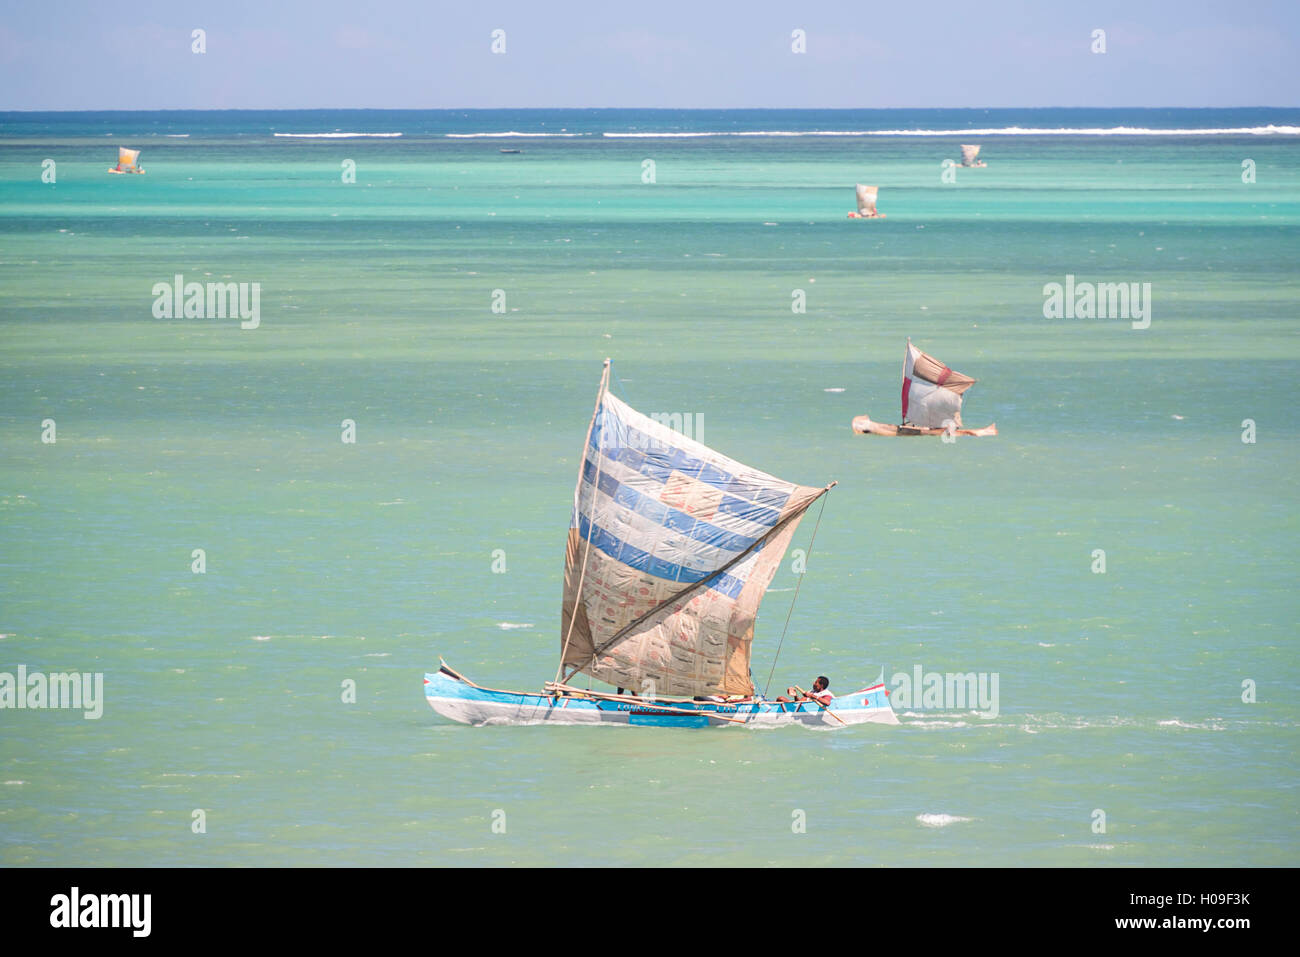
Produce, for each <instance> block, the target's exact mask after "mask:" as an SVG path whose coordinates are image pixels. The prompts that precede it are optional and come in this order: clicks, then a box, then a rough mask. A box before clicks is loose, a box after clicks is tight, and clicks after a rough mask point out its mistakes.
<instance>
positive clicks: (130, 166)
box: [108, 146, 144, 173]
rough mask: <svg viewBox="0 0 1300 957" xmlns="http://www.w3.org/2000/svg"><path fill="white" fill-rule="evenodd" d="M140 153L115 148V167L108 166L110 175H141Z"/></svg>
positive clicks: (122, 147)
mask: <svg viewBox="0 0 1300 957" xmlns="http://www.w3.org/2000/svg"><path fill="white" fill-rule="evenodd" d="M139 159H140V151H139V150H129V149H127V148H126V147H125V146H119V147H118V148H117V165H116V166H110V167H109V170H108V171H109V172H110V173H143V172H144V170H142V169H141V168H140V166H139V163H138V161H139Z"/></svg>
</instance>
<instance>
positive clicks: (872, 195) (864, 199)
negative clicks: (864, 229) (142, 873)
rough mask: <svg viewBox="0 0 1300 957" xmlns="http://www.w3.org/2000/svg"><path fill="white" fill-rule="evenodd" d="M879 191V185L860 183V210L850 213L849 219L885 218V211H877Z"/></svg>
mask: <svg viewBox="0 0 1300 957" xmlns="http://www.w3.org/2000/svg"><path fill="white" fill-rule="evenodd" d="M877 192H879V187H877V186H863V185H862V184H861V183H859V184H858V211H857V212H856V213H849V219H884V218H885V214H884V213H878V212H876V193H877Z"/></svg>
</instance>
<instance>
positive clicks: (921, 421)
mask: <svg viewBox="0 0 1300 957" xmlns="http://www.w3.org/2000/svg"><path fill="white" fill-rule="evenodd" d="M975 381H976V380H974V379H972V378H971V377H970V376H968V375H962V373H960V372H954V371H953V370H952V369H950V368H948V367H947V366H946V365H944V364H943V363H942V362H940V361H939V360H938V359H936V358H935V357H934V356H931V355H927V354H926V353H924V352H922V351H921V350H920V349H918V348H917V347H916V346H914V345H912V340H911V339H908V340H907V351H906V352H905V353H904V355H903V424H902V425H886V424H885V423H883V422H873V421H872V420H871V417H870V416H867V415H859V416H858V417H857V418H855V419H854V420H853V431H854V432H861V433H862V434H864V435H885V436H897V435H969V436H973V437H975V438H983V437H985V436H990V435H997V434H998V427H997V423H993V424H991V425H986V426H984V427H983V428H981V429H966V428H963V427H962V424H961V403H962V395H963V394H964V393H965V392H966V390H967V389H969V388H970V387H971V386H973V385H974V384H975Z"/></svg>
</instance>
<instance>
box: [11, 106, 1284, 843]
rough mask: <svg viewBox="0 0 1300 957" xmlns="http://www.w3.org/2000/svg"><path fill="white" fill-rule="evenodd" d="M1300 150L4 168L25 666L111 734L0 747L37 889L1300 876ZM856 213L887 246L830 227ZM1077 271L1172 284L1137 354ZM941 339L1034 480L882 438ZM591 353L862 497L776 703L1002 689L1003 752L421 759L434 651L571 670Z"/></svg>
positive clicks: (661, 399) (1098, 144)
mask: <svg viewBox="0 0 1300 957" xmlns="http://www.w3.org/2000/svg"><path fill="white" fill-rule="evenodd" d="M759 128H763V127H762V126H761V125H760V127H759ZM954 142H956V141H954ZM501 145H509V146H516V145H521V146H522V148H524V149H525V153H524V154H523V155H519V156H503V155H501V154H499V153H498V152H497V148H498V146H501ZM1297 150H1300V146H1298V145H1296V143H1295V141H1294V138H1293V137H1281V138H1258V137H1256V138H1252V137H1241V138H1237V137H1216V138H1206V139H1205V140H1203V141H1202V140H1198V141H1197V142H1196V144H1195V146H1194V148H1186V147H1176V146H1175V145H1171V142H1170V141H1169V140H1168V139H1167V138H1161V137H1151V138H1147V137H1139V138H1125V137H1104V138H1094V139H1086V138H1061V137H1058V138H1050V137H1045V138H1041V139H1040V138H1034V137H1005V138H1002V139H997V140H992V139H990V140H986V141H985V143H984V154H983V158H985V159H987V160H988V163H989V166H988V168H987V169H981V170H960V171H958V175H957V182H956V183H951V184H950V183H944V182H943V181H942V180H941V178H940V173H941V169H940V166H939V161H940V160H941V159H942V158H943V157H944V156H946V155H954V154H955V148H954V147H953V146H952V145H951V144H950V143H948V142H947V141H946V140H934V139H924V138H898V139H888V140H881V141H873V142H865V143H864V142H861V141H856V140H855V141H843V142H841V141H834V140H823V139H818V138H809V139H787V140H781V139H746V140H744V141H742V142H735V141H727V142H719V141H716V140H708V139H704V140H674V141H653V142H642V141H631V142H629V141H621V140H616V141H604V140H599V139H596V140H581V141H568V140H560V141H550V140H547V141H541V142H533V141H525V142H522V143H516V142H514V141H509V142H506V141H499V140H488V141H463V142H460V141H455V142H448V141H444V140H434V139H425V140H419V141H415V140H412V141H408V142H403V141H399V140H392V141H389V140H382V141H364V142H357V141H343V142H333V141H326V142H324V143H322V142H320V141H302V142H299V141H291V142H287V143H286V142H280V141H276V142H274V143H269V144H268V143H266V142H265V141H258V143H256V144H253V145H248V144H240V143H238V142H236V141H234V140H232V139H222V138H214V139H212V140H210V141H202V140H199V139H195V140H190V141H185V140H176V141H170V142H161V141H160V142H157V143H155V144H154V145H152V146H151V147H150V148H149V149H148V150H146V152H145V153H144V154H143V155H142V160H143V162H144V165H145V167H146V168H147V169H148V170H149V172H148V175H147V176H143V177H127V176H106V175H103V169H104V167H105V165H108V164H106V162H105V158H106V156H107V155H108V153H109V152H111V150H110V149H109V148H107V147H105V146H104V141H103V140H102V139H99V140H96V139H95V138H94V137H91V136H89V135H87V136H80V137H66V138H63V139H58V140H50V141H47V142H46V141H40V138H39V137H34V138H21V139H20V138H13V139H12V140H11V141H7V140H5V139H4V137H2V136H0V190H3V206H2V207H0V383H2V384H0V567H2V568H3V574H2V575H0V633H2V634H3V638H0V672H3V671H8V672H13V671H14V670H15V669H16V668H17V666H18V665H25V666H26V667H27V668H28V669H29V670H41V671H45V672H55V671H81V672H102V673H103V674H104V695H105V704H104V714H103V717H102V718H101V719H99V720H97V721H95V720H84V719H83V718H82V716H81V714H80V713H79V712H74V711H56V710H43V711H42V710H24V711H17V710H0V865H5V866H20V865H48V864H110V865H156V864H202V865H236V864H288V865H314V864H329V865H359V864H399V865H406V864H457V865H460V864H463V865H471V864H505V863H524V864H565V865H574V864H587V863H602V864H616V865H622V864H629V865H631V864H652V865H659V864H665V865H667V864H717V863H735V864H760V865H762V864H792V863H796V862H799V863H822V864H867V865H876V864H959V865H964V864H969V865H981V866H983V865H990V864H1045V865H1121V864H1137V865H1220V864H1223V865H1227V864H1267V865H1284V864H1289V865H1295V864H1296V863H1297V862H1298V858H1297V849H1298V848H1300V819H1298V812H1300V805H1298V803H1297V793H1296V789H1297V782H1298V780H1300V777H1298V775H1297V770H1296V751H1297V744H1300V736H1298V735H1297V729H1298V728H1300V706H1297V704H1296V702H1295V700H1294V696H1293V694H1294V689H1295V688H1296V686H1297V684H1300V667H1298V666H1297V656H1296V653H1295V632H1296V621H1297V610H1298V607H1300V603H1298V602H1297V600H1296V597H1295V567H1296V561H1295V559H1296V545H1295V542H1296V536H1297V532H1298V531H1300V522H1298V521H1297V517H1296V515H1297V508H1296V507H1297V504H1298V503H1300V487H1298V483H1297V468H1296V466H1297V453H1298V452H1300V441H1298V440H1297V437H1296V435H1295V434H1294V432H1293V429H1292V427H1291V422H1290V419H1289V418H1288V417H1287V415H1288V413H1287V411H1286V410H1287V401H1288V399H1289V396H1290V394H1291V389H1290V384H1291V383H1292V382H1293V380H1294V379H1295V378H1296V375H1297V372H1300V336H1297V326H1296V322H1295V303H1296V302H1297V299H1298V298H1300V296H1298V293H1300V279H1298V278H1297V271H1296V262H1297V254H1298V253H1300V171H1297V167H1296V162H1295V161H1296V157H1297ZM45 157H51V158H54V159H56V161H57V163H58V180H57V183H56V184H43V183H41V182H40V180H39V175H40V162H41V159H43V158H45ZM345 158H353V159H355V160H356V162H357V181H356V183H355V184H343V183H342V182H340V163H341V161H342V160H343V159H345ZM645 158H653V159H655V161H656V179H657V182H655V183H653V184H645V183H642V182H641V172H642V165H641V163H642V160H643V159H645ZM1245 158H1251V159H1254V160H1255V162H1256V164H1257V181H1256V182H1255V183H1253V184H1244V183H1242V182H1241V177H1240V172H1241V161H1242V160H1243V159H1245ZM109 163H110V164H111V160H109ZM864 179H865V180H866V181H867V182H878V183H880V184H881V185H882V189H881V193H880V201H879V205H880V208H881V209H882V210H883V211H884V212H886V213H888V219H886V220H882V221H874V222H853V221H849V220H847V219H845V213H846V212H847V211H848V209H850V208H851V203H852V196H853V192H852V186H853V184H854V183H855V182H858V181H863V180H864ZM768 223H772V224H775V225H766V224H768ZM176 273H181V274H183V275H184V276H185V278H186V279H187V280H197V281H207V280H209V279H222V278H223V277H229V281H235V282H239V281H246V282H258V283H260V284H261V317H260V319H261V324H260V327H259V328H257V329H254V330H241V329H240V327H239V323H238V321H237V320H224V319H155V318H154V317H153V315H152V314H151V308H152V305H153V295H152V293H151V289H152V287H153V285H154V283H156V282H170V281H171V277H172V276H173V275H174V274H176ZM1067 273H1069V274H1073V275H1075V276H1076V277H1078V279H1080V280H1089V281H1097V282H1106V281H1112V282H1149V283H1151V284H1152V290H1153V293H1152V295H1153V306H1152V314H1151V324H1150V328H1148V329H1133V328H1132V327H1131V324H1130V322H1128V321H1124V320H1110V319H1104V320H1103V319H1072V320H1066V319H1059V320H1048V319H1044V318H1043V315H1042V306H1043V285H1044V284H1045V283H1049V282H1063V281H1064V278H1065V276H1066V274H1067ZM496 289H501V290H504V291H505V297H506V308H507V310H508V311H507V312H506V313H505V314H497V313H493V312H492V311H491V308H490V307H491V305H492V296H493V290H496ZM796 289H801V290H803V291H804V293H805V294H806V300H807V311H806V313H804V314H796V313H793V312H792V311H791V297H792V291H793V290H796ZM908 336H911V337H912V339H913V340H914V341H916V343H917V344H918V345H919V346H920V347H921V348H923V349H926V350H927V351H930V352H932V353H934V354H936V355H938V356H939V357H940V358H942V359H944V360H945V361H947V362H949V363H950V364H952V365H953V366H954V367H955V368H957V369H960V370H961V371H964V372H967V373H969V374H971V375H974V376H976V377H977V378H978V379H979V380H980V382H979V384H978V385H977V386H976V387H975V388H974V390H973V391H971V392H970V393H969V394H968V397H967V402H966V407H965V412H964V417H965V420H966V424H968V425H976V426H978V425H984V424H986V423H988V422H990V421H996V422H997V424H998V428H999V431H1000V435H999V436H998V437H997V438H995V439H978V440H976V439H959V440H958V441H957V442H955V443H952V444H946V443H943V442H940V441H937V440H912V441H906V440H884V439H873V438H866V437H862V436H857V435H854V434H852V433H851V431H850V430H849V427H848V426H849V421H850V419H852V417H853V416H854V415H856V414H859V413H862V412H870V413H871V414H872V416H873V417H874V418H877V419H879V420H883V421H896V420H897V415H898V408H897V407H898V388H899V381H898V380H899V367H900V365H901V359H902V352H903V344H904V341H905V339H906V337H908ZM607 355H608V356H612V357H613V358H614V360H615V362H614V369H615V372H616V374H617V378H616V380H615V383H614V391H615V392H616V394H619V395H620V396H621V397H622V398H624V399H626V400H627V401H629V402H630V403H631V404H632V405H633V406H634V407H636V408H638V409H640V410H642V411H644V412H646V413H653V412H663V413H671V412H681V413H690V414H692V415H693V416H703V422H704V429H703V431H704V434H703V436H702V437H703V439H704V440H705V441H706V442H707V443H708V444H709V445H711V446H713V447H715V448H717V449H719V450H720V451H722V452H724V453H726V454H728V455H731V456H733V457H736V458H738V459H740V460H742V461H745V462H748V463H750V464H753V465H754V466H756V467H759V468H762V469H764V470H766V471H770V472H773V473H775V474H777V475H780V476H782V477H784V478H788V479H790V480H792V481H797V482H800V483H803V484H809V485H816V484H824V483H826V482H829V481H830V480H832V479H834V480H838V482H839V483H840V484H839V487H838V488H837V489H836V490H835V491H834V492H833V493H832V494H831V495H830V496H829V498H828V500H827V505H826V507H825V513H824V517H823V518H822V520H821V524H820V529H819V531H818V532H817V539H816V544H815V547H814V549H813V551H812V553H811V555H810V556H809V558H808V574H807V576H806V578H805V579H804V581H803V585H802V588H801V591H800V594H799V601H798V603H797V605H796V607H795V611H794V615H793V618H792V621H791V625H790V630H789V632H788V634H787V636H786V638H785V642H784V646H783V650H782V653H781V657H780V659H779V662H778V664H777V667H776V676H775V678H774V679H773V686H772V693H773V694H775V693H777V692H778V691H780V690H782V689H783V688H784V687H785V686H786V685H787V684H791V683H799V684H802V685H804V686H805V687H807V686H808V684H809V683H810V682H811V680H812V678H813V677H815V676H816V675H817V674H823V673H824V674H827V675H829V676H830V677H831V685H832V690H838V691H847V690H851V686H852V687H860V686H861V685H860V684H859V683H860V682H867V681H870V680H873V679H874V678H875V677H876V676H877V674H878V673H879V672H880V671H881V670H882V669H884V671H885V676H886V678H887V679H888V678H889V677H890V676H891V675H892V674H894V673H895V672H908V673H911V671H912V669H913V666H914V665H916V664H920V665H921V666H922V667H923V668H924V669H925V670H927V671H938V672H986V673H997V674H998V675H999V676H1000V707H999V712H1000V713H999V714H998V716H997V717H996V718H992V719H985V718H981V717H980V716H978V715H975V714H972V713H971V712H970V710H969V709H966V710H960V711H944V712H937V711H927V710H922V709H920V708H914V709H911V710H905V711H904V712H903V714H902V717H901V720H902V724H901V726H899V727H896V728H888V727H859V728H853V729H848V730H845V731H842V732H838V733H834V734H830V733H822V732H813V731H808V730H803V729H797V728H792V729H783V730H777V731H767V732H758V731H748V730H741V729H725V730H724V729H717V730H710V731H704V732H684V731H679V730H661V729H650V728H641V729H613V728H602V729H582V728H483V729H474V728H467V727H463V726H459V725H452V724H448V723H443V722H442V721H441V719H439V718H437V717H436V716H435V715H433V713H432V712H431V711H430V709H429V708H428V706H427V705H426V704H425V703H424V701H423V697H422V692H421V685H420V677H421V674H422V673H423V672H424V671H425V670H432V669H434V668H436V666H437V662H438V657H439V655H441V656H443V657H444V658H446V659H447V661H448V662H449V663H451V664H452V665H454V666H455V667H456V668H458V669H459V670H461V671H463V672H465V673H466V674H467V675H469V676H470V677H471V678H473V679H475V680H476V681H479V682H480V683H483V684H486V685H489V686H492V687H501V688H518V689H535V688H537V687H539V686H540V683H541V682H542V681H544V680H545V679H547V678H550V677H551V676H552V674H553V672H554V669H555V664H556V660H557V656H558V649H559V637H558V629H559V597H560V573H561V560H562V548H563V545H562V543H563V538H564V534H565V530H566V528H567V525H568V521H569V511H570V508H571V504H572V495H573V484H574V480H575V478H576V470H577V463H578V453H579V451H580V449H581V443H582V437H583V434H584V431H585V428H586V425H587V421H588V419H589V417H590V414H591V405H592V400H593V399H594V396H595V389H596V386H597V382H598V379H599V375H600V362H601V359H602V358H603V357H605V356H607ZM831 389H842V390H843V391H827V390H831ZM47 418H48V419H53V420H55V423H56V430H57V441H56V442H54V443H53V444H49V443H43V442H42V441H41V436H42V421H43V420H45V419H47ZM344 419H352V420H354V421H355V423H356V436H357V440H356V443H355V444H344V443H343V442H342V441H341V440H340V434H341V422H342V421H343V420H344ZM1245 419H1253V420H1254V421H1255V423H1256V430H1257V431H1256V441H1255V442H1254V443H1251V444H1248V443H1244V442H1243V441H1242V435H1243V425H1242V423H1243V420H1245ZM815 518H816V509H814V512H813V513H811V514H810V516H809V520H807V521H805V522H804V524H803V526H802V527H801V529H800V532H799V534H798V536H797V539H796V542H795V546H794V547H796V548H804V549H806V548H807V547H808V542H809V538H810V536H811V534H812V531H813V525H814V522H815ZM196 548H202V549H204V550H205V552H206V563H207V565H206V573H205V574H202V575H198V574H194V573H193V572H192V571H191V561H192V558H191V553H192V551H193V550H194V549H196ZM1096 549H1102V550H1104V551H1105V561H1106V571H1105V573H1104V574H1097V573H1094V572H1093V570H1092V568H1093V567H1094V564H1095V557H1094V550H1096ZM497 550H501V551H502V552H504V561H505V571H504V573H494V571H493V564H494V560H497V559H499V558H500V553H499V552H497ZM494 553H495V554H494ZM497 564H498V567H499V561H497ZM795 582H796V575H795V574H794V573H793V572H792V569H791V564H790V561H789V560H787V561H786V563H785V564H784V565H783V566H782V569H781V571H780V572H779V574H778V576H777V578H776V580H775V581H774V582H773V585H772V591H771V592H770V593H769V597H768V599H767V601H766V603H765V604H764V606H763V614H762V616H761V618H760V621H759V625H758V629H757V637H756V643H755V657H754V672H755V675H756V677H757V678H758V679H759V683H760V685H761V684H763V683H764V682H765V681H766V677H767V674H768V669H769V668H770V667H771V664H772V654H773V652H774V650H775V647H776V643H777V640H778V638H779V637H780V634H781V629H782V626H783V624H784V622H785V617H786V613H787V611H788V609H789V602H790V599H791V596H792V595H793V588H794V585H795ZM502 625H528V626H531V627H515V628H503V627H502ZM346 681H352V682H355V687H356V701H355V703H345V702H344V701H343V700H341V699H342V697H343V690H342V687H343V683H344V682H346ZM1245 681H1251V682H1254V683H1255V686H1256V689H1257V690H1256V694H1257V700H1256V701H1255V702H1254V703H1246V702H1243V700H1242V696H1243V682H1245ZM900 710H903V709H900ZM195 809H203V810H204V811H205V813H206V832H205V833H194V831H193V830H192V820H193V812H194V811H195ZM1097 809H1100V810H1102V811H1104V812H1105V818H1106V821H1105V832H1104V833H1097V832H1095V831H1094V826H1095V825H1094V820H1095V819H1096V816H1095V814H1094V811H1095V810H1097ZM497 811H501V812H504V817H502V815H500V814H497V815H495V818H494V812H497ZM796 812H802V813H803V816H804V817H805V818H806V833H796V832H795V829H793V828H792V823H795V821H796V818H798V817H799V814H797V813H796ZM937 815H948V816H949V817H948V818H947V819H944V818H935V817H929V816H937ZM494 819H495V820H502V819H503V820H504V821H505V833H494V831H493V827H492V825H493V821H494ZM953 819H958V820H953ZM934 824H945V825H946V826H931V825H934Z"/></svg>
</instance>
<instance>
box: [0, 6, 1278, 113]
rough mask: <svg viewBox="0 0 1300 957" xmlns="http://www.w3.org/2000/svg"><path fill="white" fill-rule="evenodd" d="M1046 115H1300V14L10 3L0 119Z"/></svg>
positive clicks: (1262, 9)
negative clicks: (105, 114) (63, 113)
mask: <svg viewBox="0 0 1300 957" xmlns="http://www.w3.org/2000/svg"><path fill="white" fill-rule="evenodd" d="M196 29H201V30H203V31H205V40H206V52H204V53H195V52H193V50H192V46H193V43H194V41H193V39H192V36H193V31H194V30H196ZM497 30H500V31H504V52H500V53H494V52H493V49H492V48H493V44H494V39H493V34H494V31H497ZM796 30H801V31H803V36H804V38H805V41H804V42H805V46H806V52H803V53H796V52H794V49H793V47H794V45H795V42H796V41H795V39H794V37H793V34H794V31H796ZM1096 30H1104V31H1105V52H1104V53H1095V52H1093V51H1092V47H1093V46H1094V45H1095V42H1096V41H1095V40H1094V36H1093V34H1094V31H1096ZM497 46H498V48H500V46H501V39H500V36H499V37H498V40H497ZM1034 106H1087V107H1135V106H1137V107H1142V106H1147V107H1177V106H1188V107H1223V106H1287V107H1294V106H1300V0H1234V2H1228V0H1179V2H1175V0H1120V2H1112V0H1092V2H1076V0H961V2H956V0H895V2H889V3H880V2H875V0H830V2H818V0H748V2H728V3H716V2H713V3H711V2H708V0H695V2H678V0H630V2H629V0H622V2H619V0H603V2H591V0H581V2H565V0H532V2H518V3H513V2H512V3H491V2H482V0H474V2H461V3H455V4H451V3H442V2H437V0H390V2H385V0H371V2H338V0H311V2H308V0H257V2H251V0H223V2H221V3H208V2H198V3H186V2H183V0H171V2H167V0H111V2H102V0H101V2H97V3H88V2H82V0H67V2H64V0H40V2H36V3H25V4H19V3H18V2H17V0H5V6H4V10H3V13H0V110H152V109H309V108H376V109H428V108H432V109H450V108H500V107H518V108H527V107H537V108H558V107H628V108H632V107H640V108H650V107H665V108H669V107H671V108H683V109H689V108H744V107H750V108H864V109H882V108H898V107H982V108H991V107H1034Z"/></svg>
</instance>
